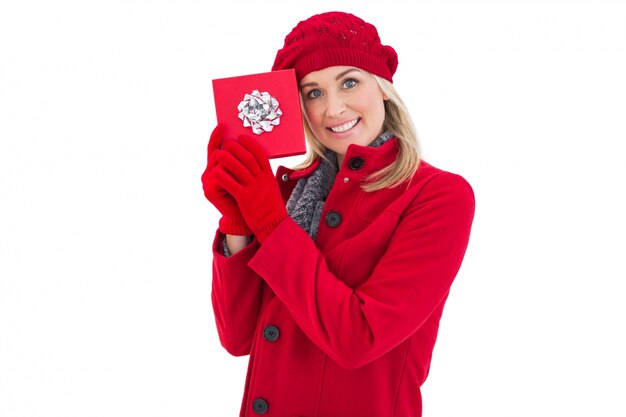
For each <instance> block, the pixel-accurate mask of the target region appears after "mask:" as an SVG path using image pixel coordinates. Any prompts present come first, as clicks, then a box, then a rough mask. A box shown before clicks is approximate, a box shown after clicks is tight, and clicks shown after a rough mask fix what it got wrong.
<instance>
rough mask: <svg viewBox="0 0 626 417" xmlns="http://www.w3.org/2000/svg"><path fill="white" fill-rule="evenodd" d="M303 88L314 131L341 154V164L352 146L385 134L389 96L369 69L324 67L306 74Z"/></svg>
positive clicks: (331, 148) (368, 141)
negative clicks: (383, 131)
mask: <svg viewBox="0 0 626 417" xmlns="http://www.w3.org/2000/svg"><path fill="white" fill-rule="evenodd" d="M300 91H301V93H302V100H303V106H304V113H305V116H306V119H307V121H308V123H309V126H310V127H311V130H312V131H313V133H314V134H315V136H316V137H317V139H318V140H319V142H320V143H321V144H322V145H324V146H325V147H326V148H327V149H330V150H332V151H334V152H335V153H336V154H337V159H338V162H339V166H340V167H341V164H342V163H343V157H344V156H345V154H346V152H347V150H348V146H349V145H351V144H356V145H361V146H367V145H369V144H370V143H371V142H372V141H373V140H374V139H376V138H377V137H378V135H380V134H381V133H382V130H383V123H384V121H385V105H384V100H386V99H387V97H386V96H385V95H384V94H383V92H382V91H381V90H380V87H379V86H378V83H377V82H376V80H375V78H374V76H373V75H372V74H370V73H369V72H367V71H364V70H361V69H358V68H355V67H346V66H336V67H328V68H324V69H323V70H320V71H314V72H311V73H309V74H307V75H306V76H304V78H302V80H301V81H300Z"/></svg>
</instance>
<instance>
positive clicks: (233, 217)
mask: <svg viewBox="0 0 626 417" xmlns="http://www.w3.org/2000/svg"><path fill="white" fill-rule="evenodd" d="M223 139H224V125H222V124H218V125H217V127H216V128H215V129H213V133H211V139H209V146H208V152H207V167H206V169H205V170H204V173H203V174H202V188H203V189H204V195H205V197H206V198H207V200H209V201H210V202H211V204H213V205H214V206H215V208H216V209H218V210H219V212H220V213H221V214H222V218H221V219H220V221H219V229H220V231H221V232H222V233H224V234H228V235H241V236H245V235H251V234H252V231H251V230H250V228H248V226H247V225H246V222H245V221H244V219H243V216H242V215H241V211H240V210H239V207H238V206H237V202H236V201H235V199H234V198H233V197H232V196H231V195H230V194H229V193H228V192H227V191H226V190H224V188H222V186H221V185H220V184H219V183H218V181H217V179H216V178H215V175H214V173H215V168H216V167H217V166H218V164H217V160H216V159H215V157H216V152H218V150H219V148H220V146H221V145H222V141H223Z"/></svg>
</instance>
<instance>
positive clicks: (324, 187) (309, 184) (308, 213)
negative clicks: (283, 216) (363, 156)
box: [287, 130, 393, 240]
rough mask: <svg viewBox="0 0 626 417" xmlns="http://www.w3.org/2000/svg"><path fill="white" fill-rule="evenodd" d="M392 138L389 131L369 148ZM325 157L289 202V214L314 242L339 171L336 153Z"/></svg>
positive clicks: (297, 188) (300, 184)
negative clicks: (327, 199) (327, 198)
mask: <svg viewBox="0 0 626 417" xmlns="http://www.w3.org/2000/svg"><path fill="white" fill-rule="evenodd" d="M392 137H393V133H392V132H391V131H389V130H388V131H386V132H384V133H382V134H381V135H380V136H378V137H377V138H376V139H375V140H374V141H373V142H372V143H371V144H370V145H369V146H371V147H374V148H376V147H379V146H381V145H382V144H383V143H385V142H387V141H388V140H389V139H391V138H392ZM324 156H325V158H321V162H320V165H319V166H318V167H317V168H316V169H315V171H313V172H312V173H311V175H309V176H308V177H305V178H301V179H299V180H298V182H297V183H296V186H295V188H294V189H293V191H292V193H291V196H290V197H289V200H287V213H288V214H289V216H290V217H291V218H292V219H293V220H294V221H295V222H296V223H297V224H298V225H299V226H300V227H301V228H302V229H303V230H304V231H305V232H307V233H308V234H309V236H311V238H312V239H313V240H315V238H316V237H317V230H318V228H319V225H320V219H321V217H322V211H323V210H324V203H325V202H326V197H328V193H330V189H331V187H332V185H333V183H334V182H335V177H336V176H337V171H338V167H337V155H336V154H335V152H333V151H331V150H330V149H329V150H327V151H326V153H325V154H324Z"/></svg>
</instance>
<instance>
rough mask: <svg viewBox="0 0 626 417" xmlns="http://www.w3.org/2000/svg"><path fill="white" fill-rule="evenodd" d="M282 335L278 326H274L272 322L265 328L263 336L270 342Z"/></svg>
mask: <svg viewBox="0 0 626 417" xmlns="http://www.w3.org/2000/svg"><path fill="white" fill-rule="evenodd" d="M278 336H280V332H279V331H278V327H276V326H272V325H271V324H270V325H269V326H267V327H266V328H265V329H263V337H264V338H265V340H267V341H268V342H275V341H276V340H277V339H278Z"/></svg>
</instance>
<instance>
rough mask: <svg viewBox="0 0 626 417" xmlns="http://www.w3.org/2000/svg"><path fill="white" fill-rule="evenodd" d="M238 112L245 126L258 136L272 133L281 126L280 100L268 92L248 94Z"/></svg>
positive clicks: (255, 91) (238, 107) (254, 91)
mask: <svg viewBox="0 0 626 417" xmlns="http://www.w3.org/2000/svg"><path fill="white" fill-rule="evenodd" d="M237 110H239V118H240V119H241V120H243V125H244V126H245V127H252V131H253V132H254V133H256V134H257V135H260V134H261V133H263V132H271V131H272V129H274V126H278V125H279V124H280V116H282V114H283V112H282V111H281V110H280V109H279V108H278V100H276V99H275V98H274V97H272V96H270V94H269V93H268V92H267V91H264V92H262V93H259V90H252V93H250V94H246V95H245V96H244V98H243V101H242V102H241V103H239V106H237Z"/></svg>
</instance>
